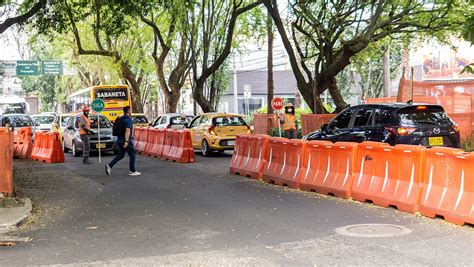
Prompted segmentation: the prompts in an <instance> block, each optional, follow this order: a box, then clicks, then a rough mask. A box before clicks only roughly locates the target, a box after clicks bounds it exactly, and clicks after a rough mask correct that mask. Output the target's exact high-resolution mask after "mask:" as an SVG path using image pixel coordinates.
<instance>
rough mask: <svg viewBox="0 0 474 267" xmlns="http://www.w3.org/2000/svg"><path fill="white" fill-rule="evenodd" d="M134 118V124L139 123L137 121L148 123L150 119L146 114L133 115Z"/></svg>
mask: <svg viewBox="0 0 474 267" xmlns="http://www.w3.org/2000/svg"><path fill="white" fill-rule="evenodd" d="M132 120H133V123H134V124H137V123H142V124H143V123H148V119H147V118H146V117H145V116H141V115H136V116H132Z"/></svg>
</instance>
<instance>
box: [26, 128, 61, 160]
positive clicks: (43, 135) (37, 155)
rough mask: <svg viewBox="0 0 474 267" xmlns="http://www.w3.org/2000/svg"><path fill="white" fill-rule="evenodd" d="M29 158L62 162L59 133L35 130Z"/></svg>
mask: <svg viewBox="0 0 474 267" xmlns="http://www.w3.org/2000/svg"><path fill="white" fill-rule="evenodd" d="M31 158H32V159H33V160H38V161H43V162H48V163H60V162H64V152H63V149H62V145H61V140H59V133H58V132H54V133H47V132H36V133H35V142H34V147H33V152H32V153H31Z"/></svg>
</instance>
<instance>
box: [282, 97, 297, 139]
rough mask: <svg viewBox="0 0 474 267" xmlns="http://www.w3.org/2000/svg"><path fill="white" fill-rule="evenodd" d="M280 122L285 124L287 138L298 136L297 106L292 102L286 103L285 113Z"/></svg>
mask: <svg viewBox="0 0 474 267" xmlns="http://www.w3.org/2000/svg"><path fill="white" fill-rule="evenodd" d="M280 123H281V124H283V130H284V131H285V137H286V138H288V139H296V138H298V135H297V129H298V121H297V120H296V115H295V107H294V106H293V104H292V103H288V104H286V106H285V113H284V114H283V119H280Z"/></svg>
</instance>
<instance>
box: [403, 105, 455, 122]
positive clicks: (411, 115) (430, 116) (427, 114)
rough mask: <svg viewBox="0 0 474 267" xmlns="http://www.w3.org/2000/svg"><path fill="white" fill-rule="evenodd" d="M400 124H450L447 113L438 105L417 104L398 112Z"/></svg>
mask: <svg viewBox="0 0 474 267" xmlns="http://www.w3.org/2000/svg"><path fill="white" fill-rule="evenodd" d="M398 116H399V118H400V123H401V124H402V125H419V124H427V125H451V124H452V121H451V120H450V119H449V117H448V115H446V113H445V112H444V111H443V110H442V109H441V108H438V107H425V106H417V107H413V108H408V109H402V110H400V111H399V112H398Z"/></svg>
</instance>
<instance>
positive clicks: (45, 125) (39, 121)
mask: <svg viewBox="0 0 474 267" xmlns="http://www.w3.org/2000/svg"><path fill="white" fill-rule="evenodd" d="M54 118H55V116H54V115H44V114H40V115H32V116H31V119H32V120H33V122H34V123H35V125H36V130H39V131H45V132H49V131H51V124H53V122H54Z"/></svg>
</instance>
